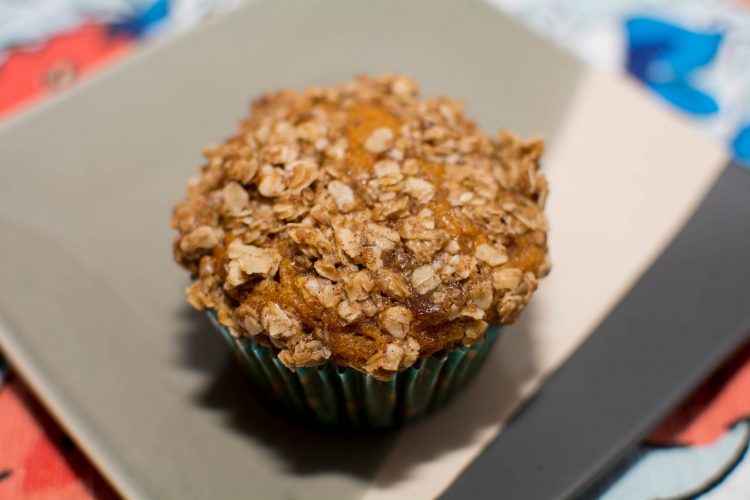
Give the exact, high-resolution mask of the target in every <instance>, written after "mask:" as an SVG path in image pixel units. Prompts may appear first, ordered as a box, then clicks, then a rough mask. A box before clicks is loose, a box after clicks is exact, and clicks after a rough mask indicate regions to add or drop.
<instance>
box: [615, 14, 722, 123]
mask: <svg viewBox="0 0 750 500" xmlns="http://www.w3.org/2000/svg"><path fill="white" fill-rule="evenodd" d="M625 30H626V32H627V41H628V54H627V63H626V68H627V71H628V72H629V73H630V74H632V75H633V76H635V77H636V78H638V79H639V80H641V81H643V82H644V83H645V84H646V85H648V86H649V87H650V88H651V89H653V90H654V91H655V92H657V93H658V94H660V95H661V96H662V97H664V98H665V99H667V100H668V101H669V102H671V103H672V104H674V105H675V106H677V107H679V108H680V109H683V110H685V111H687V112H689V113H693V114H696V115H710V114H714V113H716V112H717V111H718V110H719V105H718V103H717V102H716V100H715V99H714V98H713V97H711V96H710V95H709V94H707V93H706V92H704V91H702V90H700V89H698V88H696V87H695V85H694V84H693V83H692V81H691V80H692V77H693V74H694V72H695V71H696V70H697V69H699V68H701V67H703V66H706V65H707V64H709V63H710V62H711V61H712V60H713V59H714V57H715V56H716V52H717V51H718V49H719V46H720V45H721V41H722V35H721V34H720V33H696V32H693V31H689V30H686V29H684V28H681V27H679V26H675V25H673V24H670V23H667V22H665V21H660V20H657V19H650V18H646V17H633V18H630V19H627V20H626V21H625Z"/></svg>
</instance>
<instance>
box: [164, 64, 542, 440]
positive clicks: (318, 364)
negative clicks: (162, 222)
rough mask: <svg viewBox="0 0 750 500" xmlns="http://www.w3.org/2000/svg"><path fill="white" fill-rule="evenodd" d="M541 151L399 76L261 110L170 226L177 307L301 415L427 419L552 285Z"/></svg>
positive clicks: (283, 95)
mask: <svg viewBox="0 0 750 500" xmlns="http://www.w3.org/2000/svg"><path fill="white" fill-rule="evenodd" d="M543 147H544V146H543V142H542V140H540V139H535V140H531V141H528V142H525V141H522V140H520V139H519V138H518V137H517V136H516V135H514V134H512V133H510V132H507V131H503V132H500V133H499V134H498V135H497V136H496V137H494V138H493V137H490V136H488V135H486V134H484V133H483V132H481V131H480V130H479V129H478V128H477V126H476V125H475V124H474V122H473V121H471V120H470V119H469V118H467V117H466V116H465V115H464V111H463V107H462V105H461V103H460V102H458V101H456V100H453V99H448V98H443V97H438V98H432V99H425V100H420V98H419V89H418V86H417V84H416V83H415V82H414V81H413V80H411V79H409V78H406V77H403V76H398V75H393V74H386V75H381V76H378V77H367V76H361V77H358V78H356V79H355V80H353V81H351V82H348V83H345V84H341V85H338V86H335V87H332V88H321V87H311V88H308V89H306V90H304V91H291V90H284V91H280V92H274V93H270V94H267V95H264V96H262V97H260V98H258V99H256V100H255V101H254V102H253V103H252V110H251V113H250V116H249V117H248V118H247V119H245V120H244V121H243V122H242V123H241V124H240V126H239V130H238V131H237V133H236V134H235V135H234V136H232V137H231V138H229V139H228V140H226V141H225V142H224V143H222V144H220V145H218V146H212V147H209V148H206V149H205V150H204V156H205V158H206V162H205V164H204V165H203V166H202V167H201V168H200V170H199V173H198V175H197V177H195V178H193V179H192V180H190V181H189V183H188V188H187V196H186V198H185V199H184V201H182V202H181V203H179V204H178V205H177V206H176V207H175V209H174V215H173V219H172V227H173V228H174V229H176V230H177V231H178V232H179V234H178V236H177V238H176V239H175V241H174V258H175V260H176V261H177V262H178V263H179V264H180V265H182V266H183V267H184V268H185V269H187V270H188V271H189V272H190V274H191V276H192V278H193V279H194V281H193V283H192V284H191V285H190V286H189V287H188V288H187V299H188V301H189V302H190V304H191V305H192V306H193V307H195V308H196V309H198V310H205V311H208V312H209V314H210V315H211V317H212V318H213V319H214V320H215V324H216V325H217V326H218V327H219V330H220V331H221V332H222V333H223V334H224V336H225V338H226V339H227V341H228V343H229V345H230V346H231V347H232V349H233V350H234V351H235V352H236V353H237V355H238V356H239V358H240V359H241V360H242V362H243V364H245V366H246V367H247V368H248V371H249V372H250V374H251V376H252V377H253V379H255V381H256V382H257V383H258V384H259V385H260V386H261V387H263V388H264V389H265V390H266V391H267V392H268V393H269V394H271V396H272V397H274V398H275V399H277V400H279V401H281V402H283V403H285V404H286V405H287V406H289V407H291V408H293V409H294V410H295V411H296V412H297V413H299V414H302V415H305V416H307V417H310V418H312V419H313V420H316V421H319V422H323V423H325V424H330V425H335V426H342V427H359V428H384V427H391V426H394V425H398V424H400V423H403V422H405V421H408V420H410V419H413V418H415V417H418V416H420V415H423V414H424V413H426V412H428V411H430V410H432V409H434V408H436V407H438V406H440V405H441V404H443V403H445V402H446V401H447V400H449V399H450V398H451V397H452V396H453V395H454V394H455V393H456V392H457V391H458V390H459V389H460V388H461V387H463V386H464V385H465V383H466V381H467V380H468V379H470V378H471V375H472V374H473V373H474V372H475V371H476V370H477V369H478V367H479V365H480V364H481V362H482V360H483V359H484V357H485V355H486V354H487V352H488V351H489V348H490V347H491V344H492V342H493V341H494V340H495V338H496V337H497V333H498V330H499V327H500V325H505V324H510V323H513V322H514V321H515V320H516V319H517V318H518V315H519V313H520V312H521V311H522V310H523V308H524V307H525V306H526V304H527V302H528V301H529V298H530V297H531V295H532V293H533V292H534V290H535V289H536V287H537V280H538V278H540V277H542V276H544V275H545V274H546V273H547V272H548V271H549V269H550V264H549V260H548V257H547V222H546V218H545V215H544V212H543V208H544V203H545V199H546V196H547V182H546V180H545V178H544V177H543V176H542V175H541V174H540V173H539V159H540V156H541V154H542V151H543Z"/></svg>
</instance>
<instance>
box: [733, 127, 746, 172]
mask: <svg viewBox="0 0 750 500" xmlns="http://www.w3.org/2000/svg"><path fill="white" fill-rule="evenodd" d="M732 151H733V153H734V156H735V158H737V160H738V161H740V162H742V163H743V164H744V165H745V166H746V167H748V168H750V123H748V124H747V125H745V126H744V127H743V128H742V129H740V131H739V132H738V133H737V135H736V136H735V138H734V140H733V141H732Z"/></svg>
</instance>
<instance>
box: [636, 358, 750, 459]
mask: <svg viewBox="0 0 750 500" xmlns="http://www.w3.org/2000/svg"><path fill="white" fill-rule="evenodd" d="M748 417H750V343H748V344H747V345H746V346H745V347H744V348H742V349H740V351H739V352H737V353H736V354H735V355H734V356H732V358H731V359H730V360H728V361H727V362H726V363H725V364H724V366H723V367H722V368H721V369H719V370H718V371H717V372H716V373H715V374H714V375H713V376H712V377H711V378H710V379H708V380H707V381H706V382H705V383H704V384H703V385H702V386H701V387H700V388H699V389H698V390H697V391H696V392H695V393H694V394H693V395H692V396H691V397H690V398H689V399H688V400H687V401H685V402H684V403H683V404H682V405H681V406H680V407H679V408H677V409H676V410H675V411H674V412H673V413H672V415H670V416H669V418H667V419H666V420H665V421H664V422H663V423H662V425H660V426H659V428H658V429H656V430H655V431H654V432H653V433H652V434H651V436H650V437H649V439H648V442H649V443H652V444H660V445H665V444H681V445H700V444H706V443H710V442H712V441H714V440H716V439H718V438H719V437H721V435H722V434H723V433H724V432H725V431H726V429H727V428H729V427H731V426H732V425H733V424H734V423H736V422H737V421H739V420H741V419H744V418H748Z"/></svg>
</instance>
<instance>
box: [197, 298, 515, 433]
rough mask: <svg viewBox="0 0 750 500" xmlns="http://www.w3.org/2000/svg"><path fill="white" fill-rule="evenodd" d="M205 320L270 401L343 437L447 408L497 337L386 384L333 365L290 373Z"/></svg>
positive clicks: (267, 351)
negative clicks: (215, 329) (351, 432)
mask: <svg viewBox="0 0 750 500" xmlns="http://www.w3.org/2000/svg"><path fill="white" fill-rule="evenodd" d="M209 317H210V318H211V322H212V323H213V324H214V326H216V328H217V329H218V330H219V331H220V332H221V334H222V336H223V337H224V339H225V340H226V342H227V344H228V345H229V347H230V349H231V350H232V351H233V352H234V353H235V356H236V357H237V358H238V360H239V361H240V363H241V364H242V366H243V367H244V368H245V369H246V371H247V372H248V374H249V375H250V378H251V379H252V380H253V381H254V382H255V384H256V385H257V386H258V387H260V389H261V390H262V391H263V392H265V393H266V394H267V395H268V396H269V397H270V398H271V399H272V400H274V401H275V402H277V403H279V404H280V405H283V406H284V407H286V408H287V409H289V410H291V411H292V412H293V413H294V414H296V415H297V416H298V417H301V418H302V419H303V420H305V421H309V422H310V423H313V424H319V425H322V426H324V427H328V428H333V429H335V430H338V431H344V432H346V431H367V430H384V429H390V428H394V427H398V426H401V425H403V424H405V423H408V422H411V421H413V420H416V419H418V418H420V417H422V416H424V415H426V414H428V413H430V412H431V411H433V410H435V409H437V408H440V407H441V406H443V405H445V404H446V403H448V401H450V400H451V399H452V398H453V397H454V396H455V395H456V394H457V393H458V392H459V391H460V390H461V389H463V388H464V387H465V386H466V384H467V383H468V382H469V381H470V380H471V379H472V378H473V377H474V375H475V374H476V372H477V371H478V370H479V369H480V367H481V366H482V364H483V363H484V360H485V359H486V357H487V355H488V354H489V352H490V350H491V349H492V346H493V344H494V343H495V341H496V340H497V337H498V335H499V333H500V327H499V326H493V327H490V328H489V329H488V330H487V332H486V333H485V338H484V340H483V341H481V342H478V343H476V344H473V345H471V346H462V347H459V348H456V349H453V350H451V351H447V352H442V353H439V354H435V355H432V356H429V357H427V358H422V359H420V360H418V361H417V362H416V363H415V364H414V365H413V366H411V367H410V368H408V369H406V370H404V371H401V372H398V373H396V374H395V375H394V376H393V378H392V379H391V380H390V381H388V382H384V381H381V380H378V379H376V378H374V377H372V376H370V375H367V374H366V373H363V372H360V371H358V370H355V369H354V368H344V367H339V366H336V365H334V364H332V363H327V364H324V365H321V366H316V367H310V368H298V369H296V370H290V369H289V368H287V367H286V366H284V364H283V363H282V362H281V361H280V360H279V359H278V357H277V356H276V354H275V352H274V351H273V349H272V348H270V347H266V346H263V345H261V344H259V343H258V342H257V341H256V340H255V339H253V338H252V337H243V338H235V337H233V336H232V334H231V333H230V332H229V330H228V329H227V328H226V327H224V326H223V325H221V324H220V323H219V321H218V320H217V318H216V314H215V313H214V312H210V313H209Z"/></svg>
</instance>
